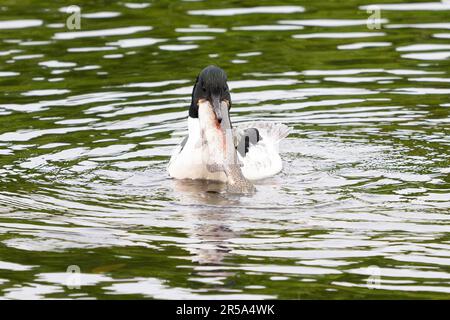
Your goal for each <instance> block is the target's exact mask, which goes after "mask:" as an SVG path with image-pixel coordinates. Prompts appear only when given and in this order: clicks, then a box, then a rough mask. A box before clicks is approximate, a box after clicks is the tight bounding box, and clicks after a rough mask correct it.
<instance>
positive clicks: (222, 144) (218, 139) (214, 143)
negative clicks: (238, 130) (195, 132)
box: [199, 100, 256, 194]
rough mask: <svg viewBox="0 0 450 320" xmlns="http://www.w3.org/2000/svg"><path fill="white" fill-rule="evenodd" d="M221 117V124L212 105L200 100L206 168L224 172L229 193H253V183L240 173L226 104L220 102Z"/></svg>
mask: <svg viewBox="0 0 450 320" xmlns="http://www.w3.org/2000/svg"><path fill="white" fill-rule="evenodd" d="M220 107H221V112H222V115H226V116H224V117H223V119H222V122H221V124H219V123H218V121H217V119H216V117H215V114H214V112H213V109H212V106H211V104H210V103H209V102H208V101H205V100H203V101H200V103H199V116H200V117H202V122H203V123H204V127H203V128H202V143H205V144H207V148H205V150H206V151H205V155H204V157H205V159H207V161H208V163H207V169H208V170H209V171H210V172H218V171H221V172H224V173H225V175H226V176H227V191H228V192H230V193H240V194H244V193H253V192H255V191H256V189H255V187H254V185H253V184H252V183H251V182H250V181H249V180H247V179H246V178H245V177H244V175H243V174H242V170H241V165H240V163H239V160H238V157H237V152H236V149H235V146H234V143H233V135H232V127H231V122H230V118H229V115H228V105H227V103H226V102H222V103H221V106H220Z"/></svg>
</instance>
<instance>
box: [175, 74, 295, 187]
mask: <svg viewBox="0 0 450 320" xmlns="http://www.w3.org/2000/svg"><path fill="white" fill-rule="evenodd" d="M230 108H231V96H230V91H229V88H228V84H227V75H226V73H225V72H224V71H223V70H222V69H221V68H219V67H216V66H208V67H206V68H205V69H203V70H202V71H201V72H200V74H199V75H198V77H197V79H196V82H195V85H194V89H193V91H192V101H191V105H190V107H189V115H188V118H187V123H188V135H187V136H186V137H185V138H184V139H183V140H182V141H181V143H180V144H178V145H177V146H176V147H175V149H174V151H173V154H172V157H171V159H170V161H169V164H168V167H167V171H168V173H169V175H170V176H171V177H172V178H175V179H202V180H214V181H221V182H225V183H227V187H228V191H229V192H233V193H252V192H254V191H255V187H254V186H253V183H252V182H251V181H250V180H259V179H264V178H268V177H271V176H274V175H276V174H277V173H279V172H280V171H281V169H282V166H283V165H282V161H281V158H280V155H279V153H278V145H279V142H280V141H281V140H282V139H283V138H285V137H287V136H288V134H289V128H288V127H287V126H286V125H284V124H280V123H273V122H267V121H257V122H251V123H244V124H241V125H239V126H236V127H235V128H234V127H233V126H232V124H231V119H230V114H229V110H230Z"/></svg>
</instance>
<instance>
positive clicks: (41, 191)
mask: <svg viewBox="0 0 450 320" xmlns="http://www.w3.org/2000/svg"><path fill="white" fill-rule="evenodd" d="M391 1H394V2H395V0H391ZM383 2H385V3H389V1H384V0H381V1H379V2H376V3H378V4H380V3H383ZM71 4H77V5H79V6H80V7H81V14H82V16H81V29H80V30H68V28H67V27H66V19H67V18H68V17H69V16H70V14H68V13H67V12H66V11H65V9H64V8H63V7H65V6H67V3H66V2H65V1H31V0H28V1H27V0H23V1H12V0H3V1H2V2H1V4H0V61H1V69H0V297H2V298H4V299H23V298H31V299H39V298H73V299H92V298H96V299H105V298H109V299H110V298H112V299H117V298H121V299H129V298H158V299H176V298H178V299H186V298H191V299H197V298H204V299H211V298H223V299H227V298H238V299H239V298H248V299H265V298H282V299H311V298H313V299H361V298H363V299H364V298H383V299H385V298H388V299H400V298H402V299H403V298H407V299H409V298H426V299H436V298H445V299H448V298H449V293H450V268H449V266H450V237H449V231H450V214H449V212H450V210H449V209H450V195H449V189H450V178H449V176H450V152H449V145H450V136H449V133H450V130H449V129H450V126H449V123H450V121H449V107H450V99H449V96H450V87H449V83H450V77H449V71H450V63H449V59H450V41H449V39H450V31H449V29H450V22H449V16H450V4H449V3H448V2H442V3H439V2H434V3H429V4H425V5H423V4H422V5H419V6H417V5H416V6H414V4H413V3H412V2H410V3H406V2H405V3H403V4H400V5H398V6H383V5H380V6H379V8H380V9H381V12H380V18H381V19H382V20H381V24H380V26H379V27H380V28H378V29H377V28H372V29H370V28H368V27H367V25H366V20H367V18H368V17H369V16H370V15H371V13H367V12H366V9H365V8H364V7H363V6H364V5H368V4H370V1H369V0H357V1H355V0H349V1H323V0H317V1H273V0H270V1H256V0H255V1H242V2H241V1H156V0H155V1H153V2H145V3H142V2H141V3H128V2H127V1H120V2H119V1H117V2H115V1H84V2H82V1H78V2H77V3H71ZM261 7H269V8H263V9H261ZM255 8H256V9H255ZM217 9H230V10H225V11H224V10H219V11H216V10H217ZM95 13H97V14H95ZM99 13H100V14H99ZM19 20H20V21H19ZM255 26H257V27H255ZM89 31H97V32H89ZM86 32H87V33H86ZM209 64H216V65H219V66H220V67H222V68H223V69H224V70H226V72H227V73H228V78H229V80H230V83H229V85H230V87H231V89H232V100H233V108H232V110H231V111H232V113H231V117H232V120H233V122H235V123H239V122H246V121H253V120H261V119H263V120H270V121H277V122H282V123H285V124H287V125H289V126H290V127H291V128H292V131H291V134H290V135H289V137H288V138H287V139H286V140H284V141H283V142H282V143H281V145H280V151H281V156H282V158H283V162H284V168H283V171H282V172H281V173H280V174H279V175H277V176H276V177H274V178H271V179H266V180H264V181H260V182H258V183H257V184H256V187H257V189H258V191H257V193H256V194H255V195H253V196H243V197H237V196H231V195H227V194H225V193H219V194H217V193H209V192H206V191H207V190H208V188H209V187H210V186H208V185H205V184H203V183H199V182H182V181H174V180H171V179H170V178H169V177H168V174H167V173H166V165H167V162H168V159H169V157H170V154H171V151H172V149H173V147H174V146H175V145H176V144H177V143H178V142H179V141H180V139H181V138H182V136H183V135H184V134H185V133H186V128H187V124H186V117H187V106H188V105H189V102H190V92H191V87H192V85H193V81H194V79H195V77H196V75H197V73H198V72H199V71H200V70H201V69H202V68H203V67H205V66H207V65H209ZM68 270H69V271H71V270H75V271H80V272H81V273H80V274H76V273H75V274H70V273H67V271H68ZM68 284H69V286H68Z"/></svg>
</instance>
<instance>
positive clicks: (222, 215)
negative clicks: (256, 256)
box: [174, 180, 240, 275]
mask: <svg viewBox="0 0 450 320" xmlns="http://www.w3.org/2000/svg"><path fill="white" fill-rule="evenodd" d="M174 190H175V192H176V193H177V195H178V197H179V199H180V202H181V203H183V204H188V209H187V210H186V211H185V212H186V218H187V219H190V220H191V227H190V228H189V231H188V232H189V237H190V238H192V239H198V240H199V242H198V243H196V244H195V245H193V246H190V247H189V252H190V253H191V255H192V262H194V263H197V264H200V265H209V266H221V265H223V264H224V260H225V259H226V257H227V256H228V255H229V254H230V251H231V250H232V248H231V246H230V244H229V242H228V240H229V239H232V238H236V237H238V236H239V235H238V234H237V232H235V231H234V230H233V229H232V227H231V224H230V222H229V220H230V218H231V217H232V216H233V212H234V210H235V209H236V207H239V205H240V201H239V197H237V196H235V195H229V194H227V193H226V192H225V190H226V186H225V184H223V183H219V182H212V181H193V180H178V181H174ZM208 274H209V275H211V273H208ZM221 275H224V274H223V273H222V274H221Z"/></svg>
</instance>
